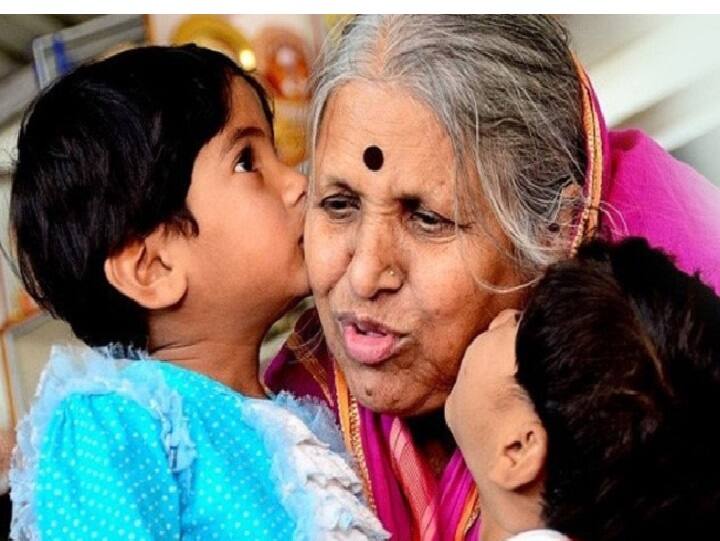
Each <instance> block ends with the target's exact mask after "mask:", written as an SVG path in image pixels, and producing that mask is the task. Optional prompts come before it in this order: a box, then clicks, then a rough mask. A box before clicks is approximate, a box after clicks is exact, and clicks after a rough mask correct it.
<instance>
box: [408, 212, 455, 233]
mask: <svg viewBox="0 0 720 541" xmlns="http://www.w3.org/2000/svg"><path fill="white" fill-rule="evenodd" d="M410 220H411V222H412V223H413V225H415V226H416V227H417V228H418V229H420V230H421V231H422V232H423V233H429V234H448V233H452V232H454V231H455V229H456V226H455V222H453V221H452V220H449V219H448V218H445V217H444V216H441V215H440V214H438V213H436V212H433V211H431V210H424V209H417V210H414V211H412V212H411V214H410Z"/></svg>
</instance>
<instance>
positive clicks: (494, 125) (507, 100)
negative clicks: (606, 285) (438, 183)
mask: <svg viewBox="0 0 720 541" xmlns="http://www.w3.org/2000/svg"><path fill="white" fill-rule="evenodd" d="M355 80H364V81H370V82H377V83H387V84H390V85H394V86H399V87H400V88H402V89H404V90H406V91H408V92H409V93H411V94H412V95H413V96H414V97H415V98H417V99H419V100H421V101H422V102H423V103H425V104H426V105H427V106H428V108H429V109H430V110H431V111H433V113H434V114H435V116H436V118H437V120H438V121H439V123H440V125H441V126H442V127H443V128H444V129H445V131H446V132H447V134H448V136H449V138H450V141H451V142H452V146H453V152H454V156H455V164H454V169H455V171H456V172H457V175H456V177H457V178H456V179H455V185H456V205H455V206H456V208H455V212H456V217H457V216H459V215H460V213H465V216H471V217H472V218H473V220H474V221H478V222H482V221H483V219H482V216H483V215H484V214H486V213H487V211H488V209H490V210H491V212H492V215H493V216H494V217H495V219H496V220H497V222H498V223H499V225H500V228H501V230H502V231H503V232H504V234H505V235H506V236H507V238H508V239H509V240H510V245H511V246H512V248H511V249H510V250H506V249H505V250H503V252H504V253H505V254H506V255H507V256H508V257H511V258H512V259H513V262H514V264H515V265H516V267H517V268H518V269H519V270H520V271H522V273H523V275H524V276H526V277H528V279H529V280H530V281H533V279H534V278H535V277H537V276H538V275H539V273H540V272H541V271H542V270H543V269H544V268H545V267H546V266H547V265H548V264H550V263H552V262H554V261H557V260H558V259H560V258H563V257H566V256H567V254H568V250H569V245H570V239H571V237H572V232H573V228H574V221H575V218H576V216H577V214H578V212H580V211H581V210H582V206H583V196H582V190H581V189H576V190H569V191H567V192H573V195H572V196H564V195H563V194H564V193H565V192H564V190H563V189H564V188H565V187H567V186H569V185H572V184H575V185H577V186H582V185H583V182H584V178H583V177H584V172H585V161H586V157H585V146H584V139H583V133H582V118H581V115H582V111H581V99H580V83H579V79H578V75H577V72H576V68H575V65H574V62H573V59H572V55H571V52H570V49H569V45H568V38H567V32H566V31H565V29H564V28H563V27H562V25H561V24H560V23H559V22H558V21H556V20H555V19H553V18H552V17H549V16H542V15H517V16H516V15H361V16H357V17H354V18H353V19H352V20H350V21H349V22H348V23H347V24H346V25H345V26H344V27H343V28H342V30H341V31H338V32H337V33H336V35H335V36H334V37H332V36H331V39H328V41H327V42H326V45H325V47H324V49H323V52H322V54H321V58H320V61H319V66H318V69H317V70H316V72H315V75H314V77H313V82H312V90H313V103H312V106H311V111H310V132H311V149H310V153H311V173H312V171H313V170H314V148H315V145H316V143H317V137H318V132H319V128H320V125H321V122H322V120H323V113H324V111H325V108H326V105H327V103H328V100H329V99H330V97H331V96H332V94H333V92H335V91H336V90H337V89H338V88H340V87H341V86H343V85H344V84H346V83H349V82H351V81H355ZM473 168H474V169H475V171H474V172H473V171H472V169H473ZM468 170H469V171H470V173H466V172H467V171H468ZM470 177H472V178H479V179H480V182H479V183H477V182H474V183H473V182H468V180H469V178H470ZM477 184H479V185H477ZM555 224H557V226H556V225H555ZM485 230H486V231H489V228H488V227H486V226H485ZM496 240H497V239H496ZM496 244H497V245H498V246H500V245H501V243H500V242H499V241H498V242H497V243H496ZM490 287H491V286H490Z"/></svg>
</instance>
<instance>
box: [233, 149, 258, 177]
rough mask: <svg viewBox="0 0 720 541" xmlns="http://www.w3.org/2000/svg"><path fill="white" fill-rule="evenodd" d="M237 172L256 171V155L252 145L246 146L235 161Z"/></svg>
mask: <svg viewBox="0 0 720 541" xmlns="http://www.w3.org/2000/svg"><path fill="white" fill-rule="evenodd" d="M234 171H235V172H236V173H251V172H253V171H255V155H254V152H253V149H252V147H250V146H247V147H244V148H243V149H242V150H241V151H240V155H239V156H238V157H237V160H236V161H235V168H234Z"/></svg>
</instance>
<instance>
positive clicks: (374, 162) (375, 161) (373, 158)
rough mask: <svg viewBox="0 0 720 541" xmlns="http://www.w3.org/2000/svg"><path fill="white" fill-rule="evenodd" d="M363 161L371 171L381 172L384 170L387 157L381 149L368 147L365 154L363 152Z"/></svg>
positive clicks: (373, 146)
mask: <svg viewBox="0 0 720 541" xmlns="http://www.w3.org/2000/svg"><path fill="white" fill-rule="evenodd" d="M363 161H364V162H365V166H366V167H367V168H368V169H370V171H379V170H380V169H382V166H383V162H384V161H385V157H384V156H383V151H382V150H380V148H378V147H376V146H375V145H372V146H369V147H367V148H366V149H365V152H363Z"/></svg>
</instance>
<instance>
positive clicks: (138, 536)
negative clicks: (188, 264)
mask: <svg viewBox="0 0 720 541" xmlns="http://www.w3.org/2000/svg"><path fill="white" fill-rule="evenodd" d="M342 447H343V445H342V440H341V438H340V436H339V433H338V431H337V428H336V427H335V425H334V422H333V421H332V417H331V415H330V413H329V412H328V411H327V410H326V409H325V408H324V407H323V406H321V405H319V404H317V403H312V402H309V401H299V400H296V399H294V398H292V397H291V396H289V395H280V396H279V397H276V398H275V399H273V400H259V399H253V398H248V397H245V396H243V395H240V394H238V393H236V392H234V391H233V390H232V389H230V388H228V387H226V386H224V385H222V384H221V383H219V382H217V381H215V380H212V379H209V378H207V377H205V376H203V375H201V374H198V373H196V372H192V371H189V370H185V369H183V368H180V367H178V366H176V365H173V364H170V363H166V362H161V361H156V360H152V359H149V358H139V359H133V360H129V359H124V358H117V357H116V356H113V355H112V354H111V353H110V352H109V351H108V350H91V349H89V348H55V349H54V350H53V353H52V355H51V359H50V362H49V364H48V368H46V370H45V373H44V374H43V376H42V378H41V382H40V386H39V390H38V397H37V401H36V403H35V404H34V406H33V408H32V409H31V411H30V413H29V414H28V415H27V416H26V418H25V419H24V420H23V421H22V423H21V424H20V426H19V428H18V446H17V448H16V452H15V456H14V461H13V467H12V469H11V473H10V482H11V497H12V499H13V524H12V533H11V535H12V538H13V539H18V540H26V539H29V540H35V539H42V540H43V541H45V540H53V539H58V540H64V541H72V540H76V539H77V540H80V539H82V540H88V539H97V540H98V541H100V540H107V541H115V540H121V539H122V540H128V541H149V540H157V539H162V540H166V539H167V540H175V539H177V540H180V539H182V540H200V539H202V540H219V541H223V540H231V539H232V540H242V539H252V540H279V539H283V540H284V539H307V540H311V539H312V540H315V539H383V538H386V535H385V533H384V531H383V530H382V527H381V526H380V523H379V522H378V521H377V519H376V518H375V517H374V515H372V513H371V512H370V511H369V510H368V508H367V507H366V506H365V505H364V504H363V502H362V500H361V496H360V494H361V486H360V483H359V480H358V478H357V476H356V475H355V473H354V472H353V470H352V469H351V468H350V467H348V465H347V463H346V462H345V460H344V458H343V456H342V455H341V449H342Z"/></svg>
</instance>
